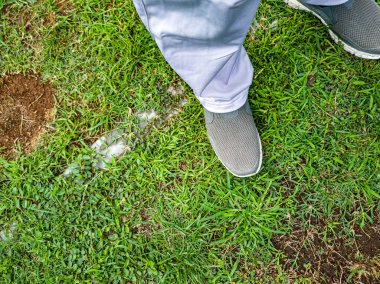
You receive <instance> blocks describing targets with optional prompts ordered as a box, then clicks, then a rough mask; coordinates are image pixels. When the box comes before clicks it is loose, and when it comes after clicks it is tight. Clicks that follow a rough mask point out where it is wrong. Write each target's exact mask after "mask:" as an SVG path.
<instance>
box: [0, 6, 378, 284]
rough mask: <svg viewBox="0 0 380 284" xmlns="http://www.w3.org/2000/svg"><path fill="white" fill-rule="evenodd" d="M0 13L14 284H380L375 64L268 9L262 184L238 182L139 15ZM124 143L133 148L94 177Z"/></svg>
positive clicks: (6, 205) (5, 271)
mask: <svg viewBox="0 0 380 284" xmlns="http://www.w3.org/2000/svg"><path fill="white" fill-rule="evenodd" d="M0 11H1V13H0V50H1V53H0V112H1V113H0V134H1V137H0V147H1V148H0V151H1V152H0V275H1V276H0V277H1V281H2V282H4V283H24V282H31V283H51V282H53V283H57V282H70V283H71V282H73V283H84V282H90V283H141V282H149V283H151V282H163V283H205V282H207V283H208V282H215V283H371V284H376V283H380V281H379V278H380V277H379V271H380V265H379V259H380V244H379V240H380V232H379V231H380V227H379V224H380V223H379V222H380V216H379V198H380V163H379V158H380V140H379V133H380V126H379V125H380V108H379V106H380V81H379V77H380V64H379V62H378V61H367V60H363V59H359V58H355V57H353V56H351V55H349V54H347V53H346V52H345V51H344V50H343V47H342V46H339V45H336V44H334V43H333V41H332V40H331V39H330V37H329V35H328V32H327V29H326V28H325V27H323V25H322V24H321V23H320V22H319V21H318V20H316V19H315V18H314V17H313V16H311V15H309V14H307V13H305V12H302V11H294V10H292V9H290V8H288V7H286V6H285V4H284V3H283V2H282V1H280V0H267V1H263V3H262V5H261V6H260V9H259V11H258V15H257V19H256V20H255V21H254V23H253V24H252V27H251V29H250V31H249V35H248V37H247V39H246V42H245V47H246V49H247V51H248V53H249V55H250V58H251V59H252V62H253V65H254V66H255V72H256V74H255V80H254V83H253V85H252V87H251V89H250V95H249V99H250V101H251V106H252V110H253V113H254V117H255V120H256V123H257V126H258V128H259V131H260V133H261V137H262V143H263V148H264V161H263V169H262V171H261V172H260V173H259V174H258V175H257V176H255V177H252V178H246V179H239V178H235V177H233V176H232V175H230V174H229V173H228V172H227V171H226V170H225V169H224V167H223V166H222V165H221V163H220V162H219V161H218V159H217V158H216V156H215V155H214V153H213V151H212V148H211V146H210V144H209V142H208V139H207V134H206V130H205V127H204V122H203V109H202V107H201V106H200V105H199V103H198V102H197V101H196V99H195V98H194V96H193V95H192V93H191V90H190V89H189V88H188V86H186V85H185V83H184V82H182V81H181V79H180V78H179V77H178V76H177V75H176V74H175V73H174V72H173V71H172V70H171V68H170V66H168V64H167V63H166V62H165V60H164V59H163V57H162V56H161V54H160V52H159V50H158V49H157V47H156V45H155V43H154V42H153V40H152V39H151V37H150V35H149V34H148V32H147V31H146V30H145V28H144V27H143V25H142V23H141V22H140V20H139V19H138V16H137V14H136V12H135V10H134V7H133V5H132V3H131V1H103V0H102V1H99V0H90V1H82V0H76V1H71V0H65V1H58V0H41V1H5V2H4V1H2V2H0ZM115 129H116V130H120V131H121V133H122V136H123V139H124V141H126V145H128V151H126V153H125V155H123V157H121V158H119V159H114V160H112V161H111V162H110V163H109V164H108V165H107V167H106V168H105V169H102V170H96V167H95V166H94V165H97V163H98V157H97V156H96V155H95V154H94V149H93V148H91V145H92V144H93V143H94V142H95V141H97V140H98V139H99V138H100V137H102V136H103V135H107V134H108V133H114V132H113V131H114V130H115ZM140 130H141V131H140ZM72 164H75V168H74V170H73V171H71V174H70V175H68V176H67V177H65V176H63V175H62V174H63V173H64V172H65V171H66V170H67V167H68V166H69V165H72Z"/></svg>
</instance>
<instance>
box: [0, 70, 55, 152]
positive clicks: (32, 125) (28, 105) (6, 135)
mask: <svg viewBox="0 0 380 284" xmlns="http://www.w3.org/2000/svg"><path fill="white" fill-rule="evenodd" d="M53 108H54V97H53V88H52V86H51V85H49V84H44V83H42V82H41V80H40V79H39V78H38V77H33V76H28V77H26V76H24V75H20V74H16V75H8V76H5V77H0V149H3V148H5V149H4V150H3V151H1V152H0V154H1V155H3V156H4V157H7V158H11V157H15V152H14V150H15V149H16V148H17V146H18V145H20V146H21V149H22V151H23V152H24V153H29V152H30V151H31V150H32V149H33V148H34V146H35V145H36V143H37V141H38V138H39V137H40V136H41V133H42V132H43V131H44V129H45V125H46V124H47V123H48V122H49V121H50V119H51V115H52V110H53Z"/></svg>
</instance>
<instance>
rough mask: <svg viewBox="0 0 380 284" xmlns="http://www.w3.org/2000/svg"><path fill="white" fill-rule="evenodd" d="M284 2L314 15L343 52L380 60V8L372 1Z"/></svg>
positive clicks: (300, 0)
mask: <svg viewBox="0 0 380 284" xmlns="http://www.w3.org/2000/svg"><path fill="white" fill-rule="evenodd" d="M284 1H285V2H286V3H287V4H288V5H289V6H290V7H293V8H296V9H301V10H306V11H309V12H311V13H313V14H314V15H315V16H317V17H318V18H319V19H320V20H321V21H322V23H323V24H325V25H326V26H328V27H329V29H330V30H329V31H330V35H331V37H332V38H333V39H334V41H335V42H337V43H338V42H341V43H343V46H344V49H345V50H346V51H348V52H350V53H352V54H354V55H356V56H358V57H361V58H366V59H380V7H379V5H377V4H376V2H375V1H374V0H349V1H348V2H346V3H344V4H341V5H337V6H318V5H310V4H306V1H305V0H284Z"/></svg>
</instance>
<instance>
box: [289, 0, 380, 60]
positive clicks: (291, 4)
mask: <svg viewBox="0 0 380 284" xmlns="http://www.w3.org/2000/svg"><path fill="white" fill-rule="evenodd" d="M284 2H285V3H286V4H287V5H288V6H289V7H292V8H294V9H298V10H303V11H307V12H310V13H312V14H313V15H314V16H316V17H317V18H318V19H319V20H321V22H322V23H323V24H324V25H325V26H326V27H329V25H328V24H327V23H326V22H325V20H324V19H323V18H322V17H321V16H319V15H318V14H317V13H315V12H314V11H313V10H310V9H309V8H308V7H306V6H305V5H303V4H302V3H301V2H299V1H297V0H284ZM329 33H330V36H331V37H332V39H333V40H334V41H335V42H336V43H337V44H339V43H342V44H343V48H344V50H345V51H347V52H349V53H351V54H353V55H355V56H357V57H360V58H364V59H380V54H372V53H368V52H364V51H361V50H358V49H356V48H355V47H353V46H351V45H349V44H347V43H345V42H344V41H342V40H341V39H340V38H339V36H338V35H337V34H336V33H334V32H333V31H332V30H330V29H329Z"/></svg>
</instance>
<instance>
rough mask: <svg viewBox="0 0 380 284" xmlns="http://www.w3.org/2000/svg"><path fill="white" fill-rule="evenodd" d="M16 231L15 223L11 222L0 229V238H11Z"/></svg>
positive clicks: (3, 239)
mask: <svg viewBox="0 0 380 284" xmlns="http://www.w3.org/2000/svg"><path fill="white" fill-rule="evenodd" d="M15 231H16V223H11V224H10V225H9V227H8V228H5V229H4V230H2V231H0V240H2V241H9V240H11V239H12V238H13V235H14V233H15Z"/></svg>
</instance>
